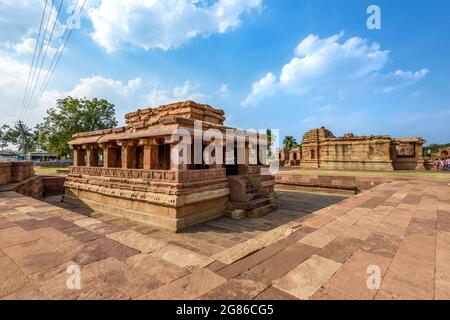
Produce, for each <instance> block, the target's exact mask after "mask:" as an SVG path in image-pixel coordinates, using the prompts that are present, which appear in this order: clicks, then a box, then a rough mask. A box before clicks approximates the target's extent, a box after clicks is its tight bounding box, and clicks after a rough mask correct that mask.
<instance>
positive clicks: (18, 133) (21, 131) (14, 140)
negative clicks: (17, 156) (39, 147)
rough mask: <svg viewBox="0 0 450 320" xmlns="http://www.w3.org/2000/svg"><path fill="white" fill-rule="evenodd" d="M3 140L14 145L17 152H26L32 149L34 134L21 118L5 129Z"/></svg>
mask: <svg viewBox="0 0 450 320" xmlns="http://www.w3.org/2000/svg"><path fill="white" fill-rule="evenodd" d="M5 135H6V137H5V141H6V142H9V143H11V144H13V145H15V146H17V149H18V150H19V152H22V153H23V154H24V157H25V159H26V154H27V153H28V152H30V151H33V150H34V146H35V144H34V136H33V133H32V132H31V129H30V128H29V127H28V126H27V125H26V124H25V123H24V122H23V121H21V120H19V121H17V122H16V123H15V124H14V126H12V127H11V128H9V129H8V130H7V131H6V134H5Z"/></svg>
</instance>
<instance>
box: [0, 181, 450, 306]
mask: <svg viewBox="0 0 450 320" xmlns="http://www.w3.org/2000/svg"><path fill="white" fill-rule="evenodd" d="M449 191H450V187H449V184H448V182H444V181H436V182H435V181H430V180H414V181H394V182H391V183H386V184H382V185H379V186H377V187H375V188H373V189H371V190H369V191H365V192H363V193H361V194H359V195H357V196H353V197H349V198H342V197H333V196H323V195H317V194H307V193H296V192H279V195H278V196H279V198H278V203H279V209H278V210H277V211H276V212H273V213H271V214H269V215H267V216H265V217H264V218H262V219H244V220H240V221H235V220H230V219H228V218H220V219H216V220H214V221H211V222H208V223H205V224H202V225H200V226H195V227H192V228H190V229H188V230H186V231H184V232H182V233H178V234H174V233H171V232H167V231H163V230H159V229H156V228H153V227H148V226H145V225H142V224H138V223H135V222H130V221H127V220H125V219H120V218H117V217H113V216H108V215H103V214H99V213H97V212H90V211H89V210H88V209H82V208H78V207H71V206H68V205H66V204H63V203H61V202H59V198H57V197H53V198H49V199H47V202H42V201H38V200H34V199H31V198H28V197H25V196H22V195H19V194H17V193H13V192H5V193H0V268H1V270H2V272H1V273H0V297H1V298H3V299H450V192H449ZM70 265H77V266H79V267H80V269H81V290H70V289H68V288H67V285H66V281H67V278H68V277H69V274H68V273H67V268H68V266H70ZM369 266H377V267H379V268H380V270H381V273H382V276H383V278H382V282H381V289H379V290H377V289H372V290H371V289H368V287H367V279H368V277H369V276H370V274H368V273H367V268H368V267H369Z"/></svg>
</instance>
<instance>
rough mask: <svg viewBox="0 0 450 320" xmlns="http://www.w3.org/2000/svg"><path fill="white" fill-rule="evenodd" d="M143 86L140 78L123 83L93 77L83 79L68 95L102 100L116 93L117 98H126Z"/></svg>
mask: <svg viewBox="0 0 450 320" xmlns="http://www.w3.org/2000/svg"><path fill="white" fill-rule="evenodd" d="M141 85H142V80H141V79H140V78H136V79H133V80H130V81H128V83H123V82H122V81H118V80H113V79H108V78H104V77H101V76H92V77H89V78H83V79H81V80H80V82H79V83H78V84H77V85H76V86H75V87H74V88H73V90H71V91H70V92H68V95H70V96H72V97H79V98H102V97H103V96H111V93H114V95H115V96H117V97H121V98H126V97H128V96H130V95H132V94H133V93H134V92H136V90H138V89H139V88H140V87H141Z"/></svg>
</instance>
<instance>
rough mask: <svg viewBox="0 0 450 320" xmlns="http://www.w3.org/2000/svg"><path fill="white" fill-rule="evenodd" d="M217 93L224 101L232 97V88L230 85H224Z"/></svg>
mask: <svg viewBox="0 0 450 320" xmlns="http://www.w3.org/2000/svg"><path fill="white" fill-rule="evenodd" d="M217 93H218V94H219V96H220V97H221V98H222V99H225V98H228V97H229V96H230V88H229V86H228V84H222V85H221V86H220V88H219V90H217Z"/></svg>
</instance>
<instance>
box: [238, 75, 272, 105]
mask: <svg viewBox="0 0 450 320" xmlns="http://www.w3.org/2000/svg"><path fill="white" fill-rule="evenodd" d="M276 82H277V78H276V77H275V75H274V74H273V73H271V72H269V73H268V74H266V76H265V77H264V78H262V79H261V80H259V81H258V82H255V83H254V84H253V86H252V92H251V93H250V94H249V95H248V96H247V98H246V99H245V100H244V101H243V102H242V103H241V105H242V106H243V107H248V106H254V105H256V104H258V102H259V101H260V100H261V99H262V98H264V97H268V96H271V95H273V94H274V93H275V90H276V86H277V84H276Z"/></svg>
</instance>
